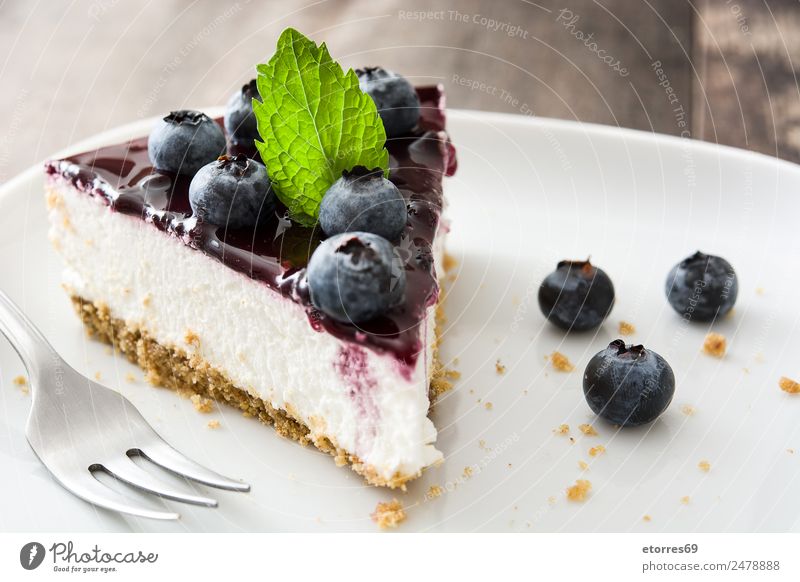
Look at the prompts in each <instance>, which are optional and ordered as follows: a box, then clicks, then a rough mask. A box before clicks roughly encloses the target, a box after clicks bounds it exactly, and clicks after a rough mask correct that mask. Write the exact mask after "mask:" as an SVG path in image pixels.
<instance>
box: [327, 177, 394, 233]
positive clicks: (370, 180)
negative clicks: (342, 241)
mask: <svg viewBox="0 0 800 582" xmlns="http://www.w3.org/2000/svg"><path fill="white" fill-rule="evenodd" d="M406 218H407V211H406V201H405V198H403V195H402V194H401V193H400V190H398V189H397V186H395V185H394V184H392V183H391V182H390V181H389V180H387V179H386V178H384V177H383V172H382V171H381V170H380V169H376V170H368V169H366V168H364V167H362V166H357V167H355V168H353V169H352V170H350V171H349V172H344V173H342V177H341V178H339V179H338V180H336V182H334V183H333V184H332V185H331V187H330V188H328V191H327V192H326V193H325V196H324V197H323V198H322V203H321V204H320V207H319V222H320V226H322V230H323V231H325V234H327V235H328V236H333V235H334V234H340V233H343V232H349V231H354V230H358V231H362V232H371V233H373V234H377V235H380V236H382V237H383V238H385V239H388V240H396V239H397V237H399V236H400V233H401V232H402V231H403V228H405V226H406Z"/></svg>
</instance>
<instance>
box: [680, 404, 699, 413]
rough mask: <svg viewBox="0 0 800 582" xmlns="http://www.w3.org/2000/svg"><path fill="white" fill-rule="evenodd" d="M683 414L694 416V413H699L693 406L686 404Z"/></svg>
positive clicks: (682, 408) (682, 410) (683, 407)
mask: <svg viewBox="0 0 800 582" xmlns="http://www.w3.org/2000/svg"><path fill="white" fill-rule="evenodd" d="M681 412H682V413H684V414H685V415H686V416H694V413H695V412H697V409H696V408H695V407H694V406H692V405H691V404H684V405H682V406H681Z"/></svg>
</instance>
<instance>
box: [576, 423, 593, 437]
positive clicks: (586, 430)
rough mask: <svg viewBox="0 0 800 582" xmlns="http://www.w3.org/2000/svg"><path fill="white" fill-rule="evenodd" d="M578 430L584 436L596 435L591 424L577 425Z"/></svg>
mask: <svg viewBox="0 0 800 582" xmlns="http://www.w3.org/2000/svg"><path fill="white" fill-rule="evenodd" d="M578 428H579V429H580V431H581V432H582V433H583V434H585V435H586V436H597V435H598V432H597V429H595V428H594V427H593V426H592V425H591V424H580V425H578Z"/></svg>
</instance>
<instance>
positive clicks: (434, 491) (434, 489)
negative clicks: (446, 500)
mask: <svg viewBox="0 0 800 582" xmlns="http://www.w3.org/2000/svg"><path fill="white" fill-rule="evenodd" d="M442 493H444V489H442V488H441V487H440V486H439V485H431V486H430V487H428V492H427V493H426V494H425V497H426V498H427V499H435V498H436V497H439V496H440V495H441V494H442Z"/></svg>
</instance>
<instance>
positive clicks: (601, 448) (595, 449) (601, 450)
mask: <svg viewBox="0 0 800 582" xmlns="http://www.w3.org/2000/svg"><path fill="white" fill-rule="evenodd" d="M605 452H606V448H605V447H604V446H603V445H597V446H596V447H592V448H591V449H589V456H590V457H596V456H598V455H602V454H603V453H605Z"/></svg>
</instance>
